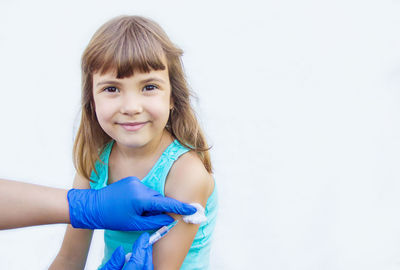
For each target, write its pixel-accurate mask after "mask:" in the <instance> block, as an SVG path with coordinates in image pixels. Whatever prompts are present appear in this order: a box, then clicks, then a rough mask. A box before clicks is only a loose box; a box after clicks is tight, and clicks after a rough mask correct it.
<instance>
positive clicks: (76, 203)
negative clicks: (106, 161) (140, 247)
mask: <svg viewBox="0 0 400 270" xmlns="http://www.w3.org/2000/svg"><path fill="white" fill-rule="evenodd" d="M67 197H68V202H69V214H70V220H71V225H72V226H73V227H74V228H83V229H110V230H119V231H145V230H153V229H158V228H160V227H161V226H165V225H168V224H170V223H171V222H173V221H174V219H173V218H172V217H170V216H168V215H166V214H163V213H164V212H169V213H176V214H179V215H191V214H193V213H195V212H196V208H194V207H193V206H191V205H188V204H185V203H182V202H180V201H177V200H175V199H172V198H167V197H163V196H162V195H161V194H160V193H158V192H157V191H155V190H153V189H151V188H148V187H147V186H145V185H144V184H143V183H141V181H140V180H139V179H138V178H136V177H127V178H123V179H121V180H119V181H118V182H115V183H113V184H111V185H108V186H107V187H104V188H102V189H99V190H94V189H71V190H69V191H68V196H67Z"/></svg>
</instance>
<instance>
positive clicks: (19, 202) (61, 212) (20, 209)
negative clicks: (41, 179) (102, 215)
mask: <svg viewBox="0 0 400 270" xmlns="http://www.w3.org/2000/svg"><path fill="white" fill-rule="evenodd" d="M67 192H68V191H67V190H64V189H58V188H50V187H44V186H39V185H33V184H28V183H22V182H17V181H10V180H1V179H0V213H1V218H0V230H1V229H12V228H19V227H26V226H33V225H42V224H53V223H69V222H70V220H69V208H68V200H67ZM43 198H46V200H43Z"/></svg>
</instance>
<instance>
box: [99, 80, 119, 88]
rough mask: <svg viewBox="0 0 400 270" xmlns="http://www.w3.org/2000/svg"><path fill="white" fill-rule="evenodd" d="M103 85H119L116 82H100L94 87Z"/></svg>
mask: <svg viewBox="0 0 400 270" xmlns="http://www.w3.org/2000/svg"><path fill="white" fill-rule="evenodd" d="M103 84H115V85H121V83H120V82H118V81H102V82H98V83H97V84H96V87H97V86H100V85H103Z"/></svg>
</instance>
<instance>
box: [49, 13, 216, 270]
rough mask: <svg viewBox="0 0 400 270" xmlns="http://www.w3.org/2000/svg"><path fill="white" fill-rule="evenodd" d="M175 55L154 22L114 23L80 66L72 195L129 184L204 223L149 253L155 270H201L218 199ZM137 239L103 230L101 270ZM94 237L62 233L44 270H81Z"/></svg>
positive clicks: (181, 230) (182, 227)
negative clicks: (194, 208)
mask: <svg viewBox="0 0 400 270" xmlns="http://www.w3.org/2000/svg"><path fill="white" fill-rule="evenodd" d="M181 55H182V51H181V50H180V49H179V48H177V47H176V46H175V45H174V44H173V43H172V42H171V41H170V40H169V38H168V37H167V35H166V34H165V33H164V31H163V30H162V29H161V28H160V26H159V25H158V24H156V23H155V22H153V21H151V20H149V19H146V18H143V17H139V16H124V17H117V18H115V19H112V20H111V21H109V22H107V23H106V24H104V25H103V26H102V27H101V28H100V29H99V30H98V31H97V32H96V33H95V34H94V36H93V38H92V39H91V41H90V42H89V45H88V46H87V48H86V50H85V52H84V54H83V57H82V90H83V92H82V118H81V123H80V127H79V130H78V134H77V137H76V140H75V144H74V157H75V166H76V168H77V175H76V177H75V180H74V187H75V188H88V187H91V188H94V189H99V188H102V187H105V186H106V185H109V184H111V183H113V182H116V181H118V180H119V179H122V178H124V177H127V176H136V177H138V178H139V179H141V181H142V183H144V184H145V185H147V186H148V187H150V188H152V189H154V190H156V191H158V192H160V193H161V194H163V195H165V196H169V197H172V198H176V199H178V200H181V201H183V202H188V203H192V202H193V203H194V202H197V203H200V204H201V205H203V207H205V213H206V217H207V221H206V222H204V223H202V224H201V225H193V224H187V223H185V222H184V221H183V220H182V219H181V216H178V215H175V214H171V216H172V217H173V218H175V219H178V220H179V222H178V224H177V225H176V226H175V227H174V228H173V229H172V230H171V231H170V232H169V233H168V234H167V235H166V236H165V237H164V238H163V239H161V240H160V241H158V242H157V243H155V244H154V247H153V262H154V267H155V269H207V268H208V264H209V254H210V244H211V235H212V233H213V229H214V226H215V220H216V212H217V194H216V191H215V184H214V180H213V177H212V175H211V173H212V167H211V162H210V157H209V152H208V149H209V147H208V145H207V142H206V140H205V137H204V135H203V133H202V131H201V129H200V126H199V124H198V122H197V120H196V117H195V115H194V112H193V109H192V108H191V105H190V99H189V98H190V94H189V90H188V86H187V82H186V80H185V77H184V72H183V68H182V64H181V58H180V57H181ZM141 233H142V232H122V231H110V230H106V231H105V233H104V241H105V254H104V259H103V264H104V263H105V262H106V261H107V260H108V259H109V258H110V257H111V254H112V253H113V251H114V250H115V249H116V248H117V247H118V246H120V245H122V246H123V248H124V249H125V252H126V253H127V252H129V251H130V250H131V249H132V244H133V243H134V241H135V240H136V239H137V238H138V237H139V236H140V235H141ZM91 237H92V231H90V230H81V229H74V228H72V227H71V226H68V228H67V231H66V234H65V237H64V241H63V244H62V247H61V250H60V251H59V253H58V255H57V257H56V258H55V260H54V262H53V264H52V266H51V267H50V269H83V268H84V266H85V262H86V258H87V253H88V250H89V246H90V241H91Z"/></svg>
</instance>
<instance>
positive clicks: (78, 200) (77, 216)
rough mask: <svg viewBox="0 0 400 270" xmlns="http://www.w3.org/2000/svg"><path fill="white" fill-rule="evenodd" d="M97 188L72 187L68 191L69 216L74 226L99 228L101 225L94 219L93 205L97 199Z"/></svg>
mask: <svg viewBox="0 0 400 270" xmlns="http://www.w3.org/2000/svg"><path fill="white" fill-rule="evenodd" d="M95 192H96V191H95V190H91V189H70V190H69V191H68V193H67V198H68V204H69V218H70V221H71V225H72V227H74V228H80V229H97V228H99V227H101V226H100V225H99V224H97V222H96V221H95V219H94V216H95V215H94V213H91V212H92V211H93V210H95V209H92V207H90V206H91V205H93V203H94V201H95V198H94V197H95V196H96V194H95Z"/></svg>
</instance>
